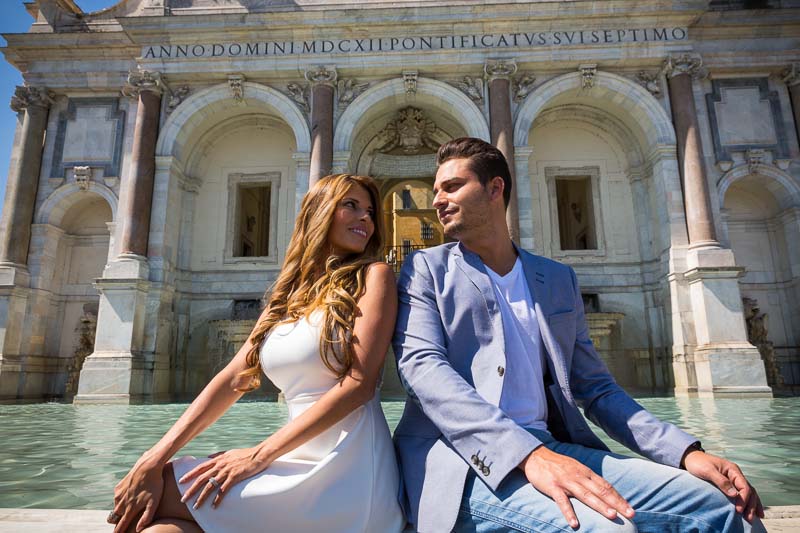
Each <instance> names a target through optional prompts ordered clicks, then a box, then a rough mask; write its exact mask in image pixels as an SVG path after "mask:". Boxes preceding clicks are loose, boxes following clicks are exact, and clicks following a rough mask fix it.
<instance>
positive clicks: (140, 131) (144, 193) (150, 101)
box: [119, 71, 161, 257]
mask: <svg viewBox="0 0 800 533" xmlns="http://www.w3.org/2000/svg"><path fill="white" fill-rule="evenodd" d="M122 93H123V94H124V95H125V96H128V97H131V98H137V99H138V100H139V105H138V107H137V109H136V123H135V125H134V128H133V148H132V149H131V173H130V175H129V176H128V179H127V180H125V181H124V182H123V184H122V190H121V191H120V210H119V218H120V222H121V223H122V232H121V238H120V251H121V252H122V254H133V255H137V256H140V257H146V256H147V238H148V234H149V231H150V205H151V203H152V201H153V178H154V176H155V164H156V163H155V154H156V140H157V139H158V115H159V110H160V108H161V79H160V76H159V74H158V73H157V72H147V71H133V72H131V73H130V75H129V76H128V84H127V85H126V86H125V87H124V88H123V90H122Z"/></svg>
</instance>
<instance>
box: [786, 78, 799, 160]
mask: <svg viewBox="0 0 800 533" xmlns="http://www.w3.org/2000/svg"><path fill="white" fill-rule="evenodd" d="M783 81H784V82H786V86H787V87H789V96H790V97H791V99H792V112H793V113H794V131H795V132H796V133H797V142H798V144H800V63H794V64H792V65H791V66H790V67H789V68H787V69H786V70H785V71H784V72H783Z"/></svg>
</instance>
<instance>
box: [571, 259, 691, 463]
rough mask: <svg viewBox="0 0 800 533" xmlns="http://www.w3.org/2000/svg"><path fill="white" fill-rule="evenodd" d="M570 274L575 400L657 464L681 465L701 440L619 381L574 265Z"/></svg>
mask: <svg viewBox="0 0 800 533" xmlns="http://www.w3.org/2000/svg"><path fill="white" fill-rule="evenodd" d="M569 273H570V277H571V282H572V286H571V287H569V289H570V290H572V292H573V301H574V306H575V311H576V317H575V318H576V320H575V324H576V328H577V330H576V332H575V347H574V350H573V353H572V368H571V370H570V376H569V383H570V389H571V390H572V393H573V395H574V396H575V399H576V400H577V401H578V403H579V404H580V405H581V406H582V407H583V410H584V413H585V414H586V416H587V418H589V420H591V421H592V422H594V423H595V424H597V425H598V426H600V427H601V428H602V429H603V431H605V432H606V433H608V435H609V436H610V437H611V438H613V439H614V440H616V441H618V442H620V443H621V444H623V445H625V446H627V447H628V448H630V449H631V450H633V451H634V452H636V453H638V454H640V455H643V456H645V457H647V458H648V459H651V460H653V461H655V462H657V463H661V464H666V465H670V466H674V467H676V468H677V467H679V466H680V463H681V458H682V457H683V454H684V452H685V451H686V450H687V449H688V448H689V446H691V445H692V444H694V443H695V442H697V441H698V439H696V438H695V437H693V436H691V435H689V434H688V433H686V432H684V431H682V430H680V429H678V428H677V427H676V426H674V425H672V424H668V423H666V422H662V421H661V420H659V419H657V418H656V417H655V416H653V415H652V414H650V413H649V412H648V411H647V410H646V409H645V408H644V407H642V406H641V405H639V404H638V403H636V401H634V399H633V398H631V397H630V395H628V393H627V392H625V391H624V390H623V389H622V387H620V386H619V385H618V384H617V382H616V381H615V380H614V378H613V377H612V376H611V374H610V373H609V371H608V369H607V368H606V366H605V364H603V362H602V360H601V359H600V357H599V356H598V355H597V352H596V351H595V349H594V346H593V345H592V341H591V339H590V338H589V328H588V326H587V324H586V316H585V314H584V310H583V298H582V297H581V291H580V287H579V286H578V279H577V276H576V275H575V271H574V270H573V269H572V268H570V269H569ZM565 289H566V287H565Z"/></svg>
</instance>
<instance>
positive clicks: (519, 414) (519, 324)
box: [486, 257, 547, 430]
mask: <svg viewBox="0 0 800 533" xmlns="http://www.w3.org/2000/svg"><path fill="white" fill-rule="evenodd" d="M486 271H487V272H488V273H489V278H490V279H491V280H492V286H493V287H494V293H495V296H496V297H497V304H498V306H499V307H500V316H501V317H502V320H503V334H504V335H505V338H506V366H505V372H504V374H503V378H504V383H503V391H502V393H501V395H500V406H499V407H500V409H502V411H503V412H504V413H506V415H508V417H509V418H511V419H512V420H513V421H514V422H516V423H517V424H519V425H520V426H522V427H524V428H533V429H542V430H547V398H546V397H545V394H544V368H545V367H544V365H545V360H544V350H543V346H542V336H541V333H540V332H539V323H538V322H537V321H536V311H535V310H534V307H533V298H532V297H531V291H530V289H529V288H528V283H527V281H526V279H525V273H524V272H523V270H522V262H521V261H520V259H519V257H517V260H516V262H515V263H514V267H513V268H512V269H511V271H510V272H509V273H508V274H506V275H505V276H500V275H498V274H497V273H496V272H493V271H492V269H490V268H489V267H486Z"/></svg>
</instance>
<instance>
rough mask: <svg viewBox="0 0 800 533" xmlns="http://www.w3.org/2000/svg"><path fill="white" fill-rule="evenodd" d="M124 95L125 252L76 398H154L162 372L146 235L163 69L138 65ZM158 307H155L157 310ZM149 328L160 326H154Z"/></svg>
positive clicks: (106, 290) (109, 272)
mask: <svg viewBox="0 0 800 533" xmlns="http://www.w3.org/2000/svg"><path fill="white" fill-rule="evenodd" d="M122 94H123V95H125V96H129V97H133V98H138V100H139V105H138V107H137V110H136V124H135V126H134V131H133V146H132V148H131V172H130V175H129V176H128V177H127V179H125V180H124V181H123V182H122V186H121V191H120V209H119V211H118V215H117V216H118V219H119V224H121V231H120V244H119V250H120V254H119V256H118V257H117V258H116V259H115V260H113V261H111V262H110V263H109V264H108V265H107V266H106V269H105V270H104V271H103V277H102V278H101V279H99V280H97V282H96V283H95V287H96V288H97V290H98V291H99V292H100V305H99V310H98V315H97V331H96V334H95V343H94V353H92V354H91V355H90V356H89V357H87V358H86V362H85V363H84V365H83V368H82V369H81V374H80V379H79V382H78V394H77V395H76V396H75V399H74V401H75V402H76V403H93V402H119V403H132V402H138V401H143V400H150V399H153V398H154V397H156V394H157V393H158V392H159V390H158V389H159V383H160V382H162V381H163V379H160V378H161V377H163V376H162V375H161V374H163V372H162V373H161V374H159V372H158V368H156V367H157V361H156V354H155V352H154V351H153V349H152V348H151V347H148V346H147V345H146V342H145V341H146V338H147V336H146V334H145V333H146V329H147V324H149V323H151V322H152V317H151V316H148V308H147V298H148V294H149V292H150V281H149V279H150V268H149V265H148V261H147V242H148V237H149V233H150V216H151V205H152V200H153V184H154V178H155V163H156V161H155V146H156V139H157V136H158V119H159V110H160V104H161V81H160V77H159V75H158V73H154V72H146V71H136V72H131V74H130V76H128V84H127V85H126V86H125V87H124V88H123V90H122ZM150 312H151V313H152V312H154V311H150ZM147 333H151V334H152V333H155V332H153V331H148V332H147Z"/></svg>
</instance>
